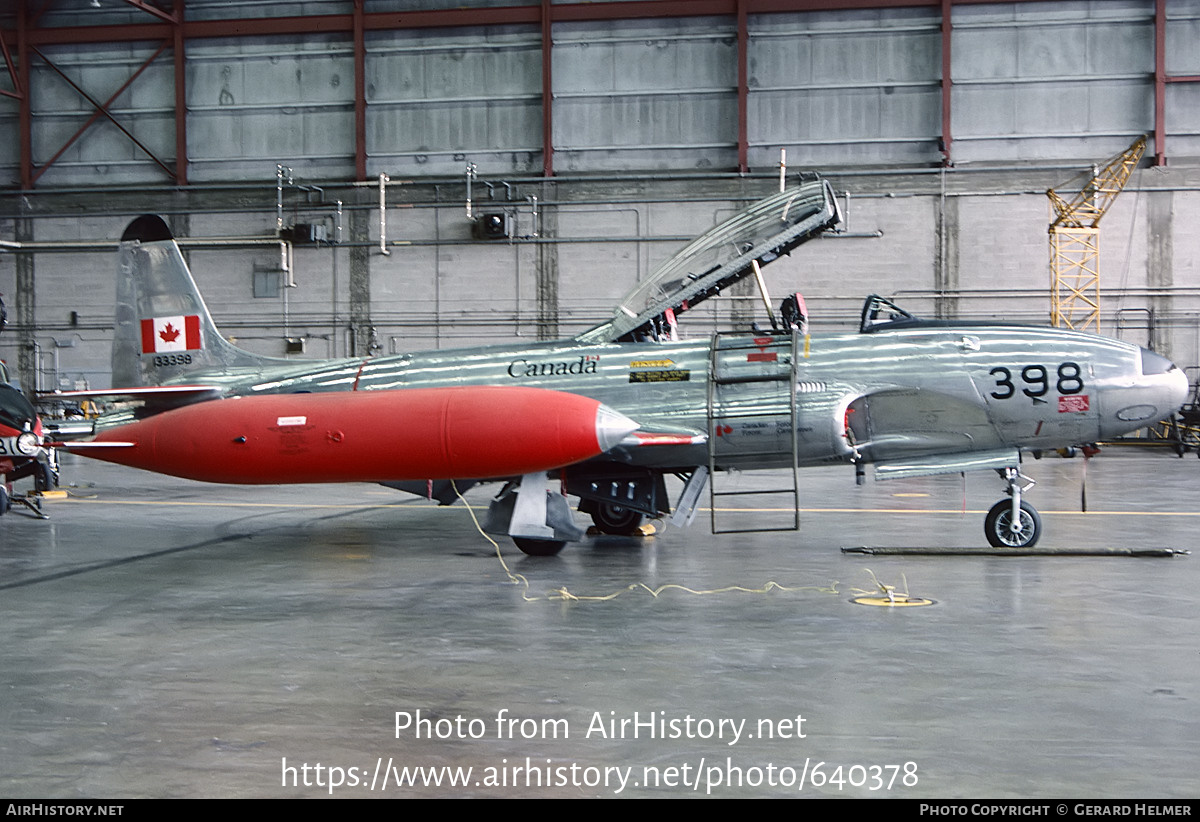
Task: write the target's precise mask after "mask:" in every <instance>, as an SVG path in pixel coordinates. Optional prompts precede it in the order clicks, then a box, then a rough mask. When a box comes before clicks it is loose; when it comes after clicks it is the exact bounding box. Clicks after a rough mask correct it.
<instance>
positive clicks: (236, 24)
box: [0, 0, 1200, 184]
mask: <svg viewBox="0 0 1200 822" xmlns="http://www.w3.org/2000/svg"><path fill="white" fill-rule="evenodd" d="M1040 1H1041V0H1010V2H1012V3H1016V4H1023V3H1027V2H1040ZM1166 1H1167V0H1155V72H1154V84H1155V137H1156V140H1155V150H1156V162H1158V163H1165V161H1166V155H1165V150H1164V148H1163V145H1164V142H1165V131H1166V114H1165V109H1166V104H1165V97H1166V95H1165V87H1166V85H1167V84H1169V83H1173V82H1196V81H1197V80H1200V78H1195V77H1170V76H1168V75H1167V74H1166V70H1165V57H1164V53H1165V26H1166V23H1165V20H1166ZM53 2H54V0H44V2H42V4H41V5H40V7H38V9H37V11H36V12H34V11H32V10H31V9H32V8H33V6H34V5H35V3H34V0H26V2H20V3H19V5H18V17H17V19H18V25H17V29H16V31H15V32H13V31H3V30H0V50H2V51H3V53H4V57H5V60H6V63H7V64H8V66H9V74H10V76H12V78H13V84H14V91H12V92H8V91H3V92H0V93H3V94H5V95H7V96H9V97H15V98H17V99H18V100H20V101H21V129H22V166H23V172H22V179H23V182H25V183H30V182H32V180H33V179H36V178H34V177H32V165H31V159H29V158H30V157H31V150H30V148H29V142H30V139H31V138H30V136H29V129H30V119H29V118H30V111H29V110H30V106H31V102H30V101H29V99H28V94H27V93H26V90H27V89H28V61H27V60H26V59H25V57H24V56H23V55H24V54H25V51H24V49H25V48H27V47H45V46H54V45H82V44H89V43H128V42H134V41H143V40H153V41H164V40H166V41H169V42H172V43H173V44H174V47H175V69H174V70H175V96H176V100H175V127H176V170H175V172H174V173H173V175H172V176H174V177H175V178H176V180H177V181H178V182H179V183H180V184H186V178H187V141H186V133H187V132H186V128H187V123H186V120H187V117H186V88H185V86H184V78H185V76H186V71H185V65H184V62H185V61H184V53H185V46H186V42H187V41H188V40H191V39H204V38H228V39H236V38H243V37H280V36H295V35H305V34H329V33H335V34H336V33H341V34H346V35H348V36H349V37H350V38H351V42H352V47H353V50H354V62H355V92H354V95H355V99H354V110H355V126H354V128H355V174H356V177H357V178H358V179H360V180H362V179H365V177H366V161H367V156H366V110H367V102H366V91H365V72H366V47H365V43H364V40H365V33H366V32H368V31H389V30H412V29H429V28H463V27H488V26H501V25H526V26H537V27H539V28H540V30H541V35H542V107H543V123H542V148H543V170H544V173H545V175H546V176H547V177H549V176H552V175H553V173H554V133H553V83H552V77H551V72H552V67H553V66H552V51H553V44H552V36H551V35H552V29H553V24H554V23H570V22H603V21H618V20H631V19H656V18H658V19H670V18H694V17H733V18H735V20H736V28H737V39H738V57H737V60H738V77H737V96H738V136H737V145H738V168H739V169H740V170H742V171H747V170H748V169H749V162H748V146H749V140H748V133H747V132H748V124H747V118H748V98H749V68H748V65H749V54H748V52H749V33H748V18H749V15H752V14H776V13H797V12H814V11H825V12H828V11H847V10H863V9H889V8H932V9H938V10H939V11H940V12H941V14H942V24H941V34H942V55H941V60H942V77H941V81H940V83H941V103H942V117H941V120H942V122H941V127H942V134H941V146H940V148H941V150H942V153H943V162H945V163H946V164H947V165H949V164H952V146H953V134H952V131H951V126H952V122H953V120H952V117H951V97H952V89H953V76H952V71H951V59H950V53H951V41H952V22H951V14H952V11H953V8H954V6H969V5H986V4H989V3H993V2H995V0H642V1H641V2H597V3H587V2H575V3H563V4H554V3H552V2H551V0H537V2H536V3H527V4H526V5H512V6H503V7H485V8H462V7H460V8H451V9H435V10H426V11H411V12H374V13H367V12H366V11H365V2H364V0H354V9H353V12H352V13H351V14H332V15H313V16H294V17H277V18H251V19H225V20H195V21H192V20H186V19H184V14H183V3H184V0H175V5H174V10H173V13H168V12H166V11H164V10H163V9H162V8H160V7H159V6H157V5H154V4H153V3H152V2H150V0H123V2H125V3H126V4H127V5H128V6H130V7H132V8H135V9H139V10H141V11H143V12H145V13H146V14H149V15H151V16H153V17H155V18H157V19H156V22H148V23H131V24H124V25H111V26H61V27H48V28H38V27H37V22H38V21H39V20H40V19H41V18H42V16H43V15H44V14H45V13H46V11H47V10H48V9H49V8H50V7H51V6H52V5H53ZM14 35H15V39H16V42H17V51H18V60H17V64H18V65H17V68H16V69H15V71H14V69H13V66H12V61H11V57H10V55H9V53H8V46H7V44H8V42H9V41H10V40H12V39H13V38H14ZM131 139H132V137H131ZM135 142H136V141H135ZM139 145H140V144H139ZM142 148H143V150H145V148H144V147H142ZM147 153H149V152H147ZM150 156H151V157H153V155H150ZM155 162H157V163H159V164H160V165H162V163H161V162H160V161H158V160H157V159H155ZM43 170H44V169H43ZM40 173H41V172H39V173H38V174H39V176H40Z"/></svg>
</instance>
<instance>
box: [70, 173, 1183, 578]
mask: <svg viewBox="0 0 1200 822" xmlns="http://www.w3.org/2000/svg"><path fill="white" fill-rule="evenodd" d="M838 220H839V214H838V208H837V204H836V200H835V198H834V195H833V192H832V190H831V188H830V186H829V184H828V182H826V181H825V180H823V179H821V178H819V177H815V176H810V177H808V178H806V179H804V180H803V181H802V182H801V184H800V185H798V186H796V187H793V188H790V189H788V190H786V191H783V192H781V193H779V194H777V195H774V196H771V197H768V198H766V199H765V200H762V201H760V202H758V203H756V204H755V205H753V206H751V207H749V208H748V209H746V210H745V211H743V212H740V213H739V214H737V215H736V216H734V217H733V218H731V219H729V220H727V221H726V222H724V223H722V224H720V225H718V226H716V227H715V228H713V229H712V230H711V231H709V232H707V233H706V234H704V235H703V236H701V237H700V238H699V239H697V240H696V241H695V242H693V243H691V244H690V245H688V246H687V247H686V248H684V249H683V250H682V251H680V252H679V253H678V254H677V255H675V256H674V257H672V258H671V259H670V260H668V261H667V262H666V263H665V264H663V265H662V266H661V267H660V268H659V269H658V270H657V271H656V272H655V273H654V274H653V275H651V276H650V277H649V278H648V279H647V280H645V281H644V282H643V283H641V284H640V285H639V286H638V288H637V289H636V290H635V291H634V292H633V293H631V294H630V295H629V296H628V297H627V298H626V299H625V300H624V301H623V302H622V303H621V304H620V305H618V306H617V307H616V309H615V311H614V312H613V315H612V318H611V319H609V320H608V321H607V322H605V323H603V324H601V325H599V326H597V327H596V328H593V329H591V330H589V331H586V332H584V333H582V334H580V335H578V336H576V337H574V338H570V339H564V340H559V341H556V342H547V343H533V344H531V343H528V342H512V343H506V344H501V345H494V346H488V347H476V348H466V349H461V350H450V351H447V350H442V351H432V352H414V353H410V354H402V355H399V356H389V357H376V358H369V359H348V360H334V361H322V362H312V361H308V362H303V363H298V362H296V361H290V360H282V359H273V358H266V357H261V356H258V355H254V354H251V353H249V352H246V351H243V350H241V349H238V348H236V347H234V346H233V345H231V344H230V343H229V342H227V341H226V340H224V339H222V337H221V336H220V334H219V333H218V331H217V329H216V326H215V325H214V324H213V321H212V318H211V316H210V315H209V312H208V310H207V308H206V307H205V305H204V302H203V300H202V299H201V297H200V295H199V293H198V291H197V289H196V286H195V283H194V281H193V280H192V278H191V275H190V273H189V271H188V269H187V266H186V264H185V263H184V260H183V257H182V255H181V254H180V251H179V247H178V245H177V244H176V242H175V240H174V239H173V237H172V236H171V234H170V231H169V230H168V228H167V226H166V224H165V223H164V222H163V221H162V220H161V219H159V218H158V217H153V216H146V217H141V218H138V219H137V220H135V221H134V222H133V223H132V224H130V226H129V228H128V229H127V230H126V232H125V234H124V236H123V237H122V243H121V250H120V270H119V275H118V287H117V290H118V293H117V326H116V336H115V338H114V343H113V377H114V384H115V385H117V386H122V387H121V388H118V389H116V390H113V391H111V392H103V393H105V394H107V395H108V396H109V397H110V398H122V399H127V400H128V399H136V400H138V401H139V402H140V403H141V405H140V407H136V408H133V409H130V408H129V407H125V408H124V409H122V410H117V411H114V412H112V413H110V414H108V415H106V416H104V417H102V418H101V419H100V420H98V422H97V425H96V436H95V437H94V439H93V441H92V442H84V443H72V444H65V445H64V446H63V447H66V448H68V449H71V450H76V451H78V452H80V453H85V454H87V455H88V456H93V457H98V458H101V459H107V460H110V461H113V462H118V463H123V464H128V465H134V466H137V467H142V468H147V469H150V470H155V471H159V472H163V473H169V474H175V475H179V476H185V477H192V478H195V479H201V480H210V481H221V482H246V483H250V482H255V483H258V482H270V483H283V482H321V481H335V480H348V481H349V480H368V481H374V482H383V483H384V484H386V485H390V486H393V487H397V488H401V489H404V490H409V491H414V492H417V493H421V494H429V495H430V496H432V497H434V498H437V499H438V500H439V501H441V502H443V503H450V502H453V501H454V499H455V498H456V494H457V492H458V491H461V490H462V489H463V488H465V487H467V486H468V485H469V484H471V482H472V481H482V480H501V481H503V482H504V485H503V487H502V490H501V491H500V492H499V494H498V495H497V496H496V498H495V499H494V500H493V501H492V503H491V508H490V510H489V517H488V528H489V530H491V531H493V532H496V533H504V534H508V535H509V536H511V537H512V538H513V539H514V541H515V542H516V544H517V545H518V546H519V547H520V548H521V549H522V550H523V551H525V552H526V553H528V554H534V555H547V554H553V553H556V552H557V551H558V550H559V549H561V548H562V546H563V545H564V543H565V542H567V541H572V540H578V539H580V538H581V537H582V534H583V532H582V530H581V529H579V528H578V527H577V526H576V525H575V524H574V522H573V521H572V515H571V511H570V509H569V506H568V503H567V501H566V495H570V496H574V497H577V498H578V499H579V505H578V507H579V509H580V510H582V511H584V512H586V513H588V514H590V515H591V518H592V520H593V521H594V523H595V525H596V526H597V527H598V528H599V530H600V531H602V532H604V533H611V534H632V533H636V532H637V530H638V529H639V527H640V526H641V525H642V522H643V520H644V518H647V517H662V516H666V515H669V514H671V512H672V509H674V517H673V518H672V519H673V521H674V522H676V523H677V524H682V523H684V522H687V521H689V520H690V518H691V516H692V515H693V514H694V512H695V511H696V510H697V507H698V505H699V504H700V500H701V496H702V495H703V494H704V492H705V491H704V489H705V488H706V487H707V488H708V496H709V503H710V508H711V510H712V511H713V514H712V516H713V521H712V526H713V530H714V531H717V530H719V527H718V519H717V512H718V511H727V510H728V509H727V508H725V506H726V505H727V504H728V503H730V502H732V500H730V498H731V497H733V496H736V495H737V494H741V493H759V492H760V490H761V489H756V488H749V489H746V488H744V487H743V488H740V489H739V490H736V491H733V492H722V491H721V490H719V488H718V484H717V482H716V481H717V480H719V479H721V478H722V477H728V476H729V475H728V474H726V473H725V472H730V471H734V472H739V471H742V470H747V469H786V470H784V471H783V472H780V473H779V474H778V476H786V479H785V480H784V483H785V486H784V487H783V489H782V493H783V498H784V499H786V500H788V505H787V509H788V510H789V511H790V517H789V518H790V520H791V523H790V525H789V526H787V527H788V528H789V529H791V528H796V527H798V523H799V516H798V510H799V495H798V493H797V490H796V489H797V482H796V469H798V468H801V467H805V466H816V465H828V464H831V463H847V464H851V465H854V466H855V467H856V470H857V472H858V474H859V476H860V479H861V475H862V473H863V466H865V465H868V464H871V465H873V466H874V472H875V475H876V477H877V478H879V479H884V478H889V477H911V476H920V475H931V474H939V473H958V472H962V471H968V470H977V469H993V470H995V471H997V472H998V473H999V474H1000V476H1001V477H1002V478H1003V479H1004V481H1005V482H1006V485H1007V496H1006V497H1005V498H1004V499H1002V500H1001V501H1000V502H998V503H996V505H995V506H994V507H993V508H992V509H991V510H990V511H989V512H988V514H987V517H986V520H985V523H984V527H985V533H986V537H987V540H988V542H989V543H991V544H992V545H994V546H997V547H1004V546H1008V547H1014V548H1016V547H1024V546H1030V545H1033V544H1034V543H1035V542H1036V541H1037V539H1038V537H1039V535H1040V533H1041V522H1040V518H1039V516H1038V514H1037V512H1036V510H1035V509H1034V508H1033V507H1032V506H1031V505H1030V504H1029V503H1028V502H1026V501H1025V500H1024V499H1023V498H1022V493H1023V492H1024V491H1026V490H1028V488H1029V487H1030V486H1031V485H1032V481H1030V480H1029V479H1028V478H1027V477H1025V476H1024V475H1022V474H1021V473H1020V457H1021V454H1022V453H1023V452H1028V451H1036V450H1039V449H1052V448H1058V447H1064V446H1071V445H1076V444H1080V443H1089V442H1093V441H1096V440H1101V439H1105V438H1109V437H1114V436H1118V435H1120V434H1124V433H1127V432H1130V431H1133V430H1136V429H1138V428H1141V427H1144V426H1146V425H1147V424H1149V423H1151V422H1153V421H1155V420H1158V419H1160V418H1163V417H1166V416H1168V415H1170V414H1172V413H1173V412H1174V411H1175V410H1176V409H1178V408H1179V406H1180V405H1181V404H1182V403H1183V401H1184V399H1185V395H1186V393H1187V390H1188V385H1187V380H1186V378H1185V377H1184V375H1183V373H1182V372H1181V371H1180V369H1178V368H1177V367H1176V366H1175V365H1174V364H1172V363H1171V362H1170V361H1169V360H1167V359H1165V358H1164V357H1161V356H1159V355H1157V354H1155V353H1154V352H1152V351H1149V350H1146V349H1143V348H1139V347H1137V346H1135V345H1131V344H1129V343H1125V342H1121V341H1118V340H1112V339H1106V338H1104V337H1099V336H1095V335H1091V334H1085V333H1078V332H1073V331H1063V330H1057V329H1051V328H1040V327H1021V326H1016V325H1006V324H1002V323H990V322H989V323H968V322H952V321H941V320H923V319H918V318H917V317H914V316H912V315H911V314H909V313H907V312H905V311H904V310H902V309H901V308H899V307H898V306H896V305H895V304H893V303H891V302H889V301H887V300H884V299H882V298H879V297H874V296H873V297H870V298H868V299H867V301H866V303H865V305H864V306H863V311H862V322H861V326H860V328H859V329H858V331H857V332H853V333H833V334H821V335H816V336H812V337H811V338H810V337H809V336H808V334H807V333H806V329H805V326H806V319H805V317H804V313H803V312H804V309H803V301H802V299H799V298H798V296H793V297H790V298H789V299H788V300H785V301H784V305H783V306H782V308H781V311H780V312H779V314H780V316H778V317H777V316H774V315H773V316H771V323H770V324H771V328H770V329H769V330H760V329H758V328H750V329H748V330H740V331H727V332H721V333H717V334H715V335H711V336H705V337H704V338H703V339H695V340H685V339H680V335H679V331H678V325H679V323H678V321H679V319H680V318H681V316H682V315H684V314H685V313H686V312H688V311H693V310H695V309H696V307H697V306H698V305H699V304H701V303H702V302H704V300H706V299H708V298H710V297H715V296H717V295H719V294H721V293H722V292H726V291H728V289H729V288H730V287H731V286H732V285H734V284H735V283H736V282H738V281H740V280H742V279H743V278H746V277H753V278H755V279H756V280H757V281H758V282H759V284H760V287H761V284H762V273H761V269H762V268H763V267H765V266H766V265H767V264H768V263H770V262H772V261H773V260H775V259H776V258H778V257H779V256H780V255H782V254H785V253H789V252H791V251H792V250H793V249H794V248H796V247H797V246H799V245H801V244H802V243H804V242H806V241H807V240H809V239H811V238H814V237H816V236H818V235H820V234H821V233H822V232H825V231H829V230H831V229H833V227H834V226H835V225H836V223H837V222H838ZM762 294H763V297H764V301H765V300H766V292H765V289H764V290H763V291H762ZM767 307H768V310H769V309H770V307H771V304H770V303H769V302H767ZM772 314H773V312H772ZM531 390H532V391H531ZM335 392H336V396H331V395H332V394H334V393H335ZM94 393H96V392H93V394H94ZM585 400H586V403H590V404H586V403H585V406H583V407H581V406H580V403H581V402H584V401H585ZM581 432H582V433H581ZM498 442H502V443H503V444H504V445H505V446H506V447H507V448H508V450H507V451H505V450H503V448H501V446H500V445H498V444H497V443H498ZM356 449H357V450H356ZM669 475H673V476H676V477H678V478H680V479H681V480H683V486H682V492H681V493H680V494H679V497H678V499H677V500H676V501H675V502H674V505H672V501H671V500H670V499H668V490H667V484H666V482H665V477H667V476H669ZM551 482H553V483H554V486H553V489H552V488H551ZM773 490H776V491H778V490H780V489H773ZM560 491H561V493H560ZM776 524H777V523H776ZM767 525H768V523H766V522H765V521H764V522H763V523H761V524H759V525H757V526H752V527H750V528H746V529H741V530H771V529H770V528H767Z"/></svg>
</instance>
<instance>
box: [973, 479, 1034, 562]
mask: <svg viewBox="0 0 1200 822" xmlns="http://www.w3.org/2000/svg"><path fill="white" fill-rule="evenodd" d="M997 473H999V474H1000V476H1001V477H1003V478H1004V481H1005V482H1006V483H1007V484H1008V489H1007V491H1008V495H1009V499H1002V500H1000V501H999V502H997V503H996V504H995V505H993V506H992V508H991V510H990V511H988V513H987V516H986V517H985V518H984V520H983V530H984V534H985V535H986V536H987V541H988V544H989V545H991V546H992V547H993V548H1031V547H1033V546H1034V545H1036V544H1037V541H1038V537H1040V536H1041V535H1042V518H1041V517H1040V516H1038V512H1037V509H1036V508H1034V507H1033V506H1032V505H1030V504H1029V503H1028V502H1023V501H1022V500H1021V494H1023V493H1024V492H1026V491H1028V490H1029V489H1030V488H1032V487H1033V486H1034V481H1033V480H1032V479H1030V478H1029V477H1027V476H1025V475H1024V474H1022V473H1021V472H1020V471H1019V470H1017V469H1016V468H1000V469H997Z"/></svg>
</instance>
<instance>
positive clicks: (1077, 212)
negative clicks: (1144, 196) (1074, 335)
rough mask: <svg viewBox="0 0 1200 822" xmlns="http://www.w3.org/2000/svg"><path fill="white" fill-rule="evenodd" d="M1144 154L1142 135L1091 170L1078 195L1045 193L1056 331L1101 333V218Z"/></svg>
mask: <svg viewBox="0 0 1200 822" xmlns="http://www.w3.org/2000/svg"><path fill="white" fill-rule="evenodd" d="M1145 153H1146V135H1142V136H1141V137H1139V138H1137V139H1136V140H1134V141H1133V144H1132V145H1130V146H1129V148H1127V149H1125V150H1124V151H1122V152H1121V153H1120V154H1117V155H1116V156H1114V157H1111V158H1110V159H1109V160H1108V161H1106V162H1105V164H1104V165H1103V166H1096V167H1093V168H1092V170H1091V173H1090V175H1088V176H1086V177H1085V178H1084V183H1083V185H1082V186H1081V187H1080V188H1079V191H1078V193H1076V194H1074V195H1072V196H1069V197H1064V196H1062V195H1060V194H1059V193H1058V192H1057V191H1055V190H1054V189H1049V190H1048V191H1047V192H1046V196H1047V197H1049V198H1050V207H1051V211H1052V212H1053V215H1052V219H1051V220H1050V324H1051V325H1053V326H1054V327H1056V328H1074V329H1079V330H1089V329H1090V330H1091V331H1094V332H1096V333H1099V332H1100V218H1101V217H1103V216H1104V213H1105V212H1106V211H1108V208H1109V206H1111V205H1112V202H1113V200H1115V199H1116V197H1117V195H1118V194H1120V193H1121V189H1123V188H1125V183H1127V182H1128V181H1129V175H1130V174H1132V173H1133V170H1134V169H1135V168H1137V164H1138V163H1139V162H1140V161H1141V159H1142V155H1143V154H1145ZM1075 179H1078V178H1075ZM1073 182H1075V180H1070V181H1068V182H1067V183H1064V186H1069V185H1071V183H1073ZM1061 187H1062V186H1060V188H1061Z"/></svg>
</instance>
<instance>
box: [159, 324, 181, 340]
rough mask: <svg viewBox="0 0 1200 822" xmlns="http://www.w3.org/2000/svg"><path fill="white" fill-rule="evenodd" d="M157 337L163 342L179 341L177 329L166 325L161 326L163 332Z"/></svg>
mask: <svg viewBox="0 0 1200 822" xmlns="http://www.w3.org/2000/svg"><path fill="white" fill-rule="evenodd" d="M158 336H160V337H162V339H163V342H169V343H171V342H175V340H177V339H179V329H177V328H175V327H174V326H173V325H171V324H170V323H167V324H166V325H164V326H163V330H162V331H159V332H158Z"/></svg>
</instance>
